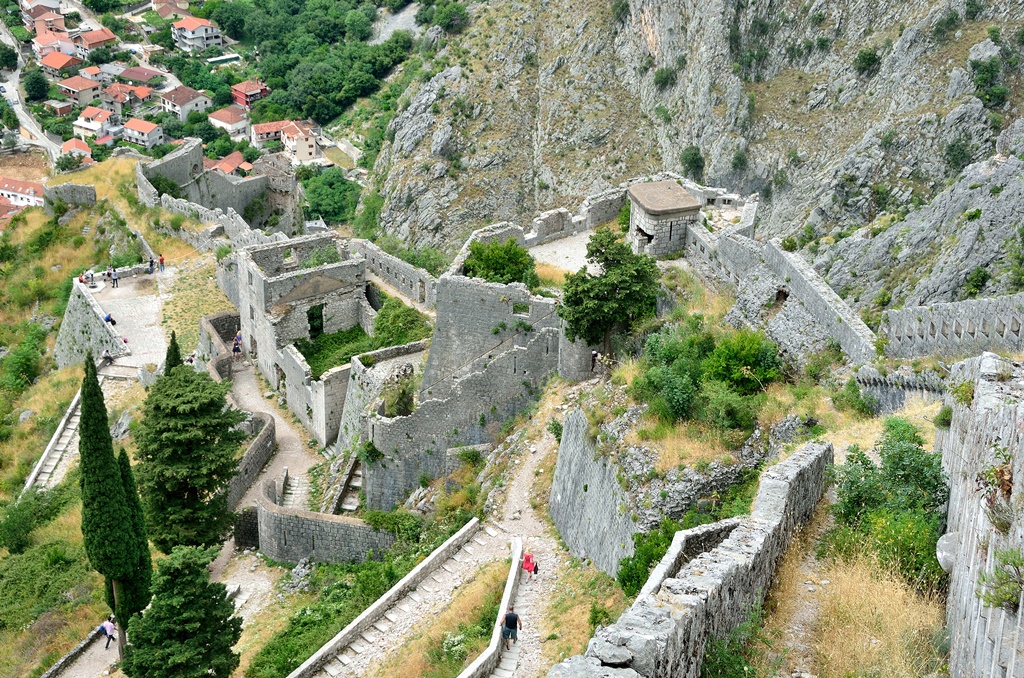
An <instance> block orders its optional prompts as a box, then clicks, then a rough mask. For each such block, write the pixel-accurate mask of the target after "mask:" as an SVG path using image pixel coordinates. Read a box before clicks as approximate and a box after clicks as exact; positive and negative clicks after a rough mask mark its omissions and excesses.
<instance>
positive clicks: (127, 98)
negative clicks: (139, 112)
mask: <svg viewBox="0 0 1024 678" xmlns="http://www.w3.org/2000/svg"><path fill="white" fill-rule="evenodd" d="M152 95H153V88H152V87H142V86H139V87H136V86H134V85H122V84H121V83H114V84H113V85H111V86H109V87H107V88H105V89H104V90H103V91H102V92H100V101H101V102H102V104H101V105H102V106H103V108H105V109H107V110H108V111H111V112H112V113H114V114H116V115H120V116H124V115H126V114H127V113H128V112H129V111H130V110H131V109H132V108H134V107H136V106H139V105H141V104H143V103H145V102H146V101H148V100H149V99H150V97H151V96H152Z"/></svg>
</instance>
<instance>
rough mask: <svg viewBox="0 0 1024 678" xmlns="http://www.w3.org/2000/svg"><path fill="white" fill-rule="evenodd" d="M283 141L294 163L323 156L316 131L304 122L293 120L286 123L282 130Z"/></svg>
mask: <svg viewBox="0 0 1024 678" xmlns="http://www.w3.org/2000/svg"><path fill="white" fill-rule="evenodd" d="M281 143H282V144H284V150H285V152H286V153H288V155H290V156H291V159H292V163H294V164H302V163H305V162H312V161H314V160H317V159H318V158H321V157H323V154H322V153H321V152H320V142H319V141H318V140H317V135H316V132H315V131H314V130H313V128H312V127H310V126H309V125H306V124H304V123H302V122H297V121H292V122H290V123H289V124H288V125H285V127H284V128H283V129H282V130H281Z"/></svg>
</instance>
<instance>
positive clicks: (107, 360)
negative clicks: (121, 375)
mask: <svg viewBox="0 0 1024 678" xmlns="http://www.w3.org/2000/svg"><path fill="white" fill-rule="evenodd" d="M100 360H101V361H103V365H104V366H107V365H113V364H114V356H112V355H110V349H109V348H105V349H103V355H101V356H100Z"/></svg>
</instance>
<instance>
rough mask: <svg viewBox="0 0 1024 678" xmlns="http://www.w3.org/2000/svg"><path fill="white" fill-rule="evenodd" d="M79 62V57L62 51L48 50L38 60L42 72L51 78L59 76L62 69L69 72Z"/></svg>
mask: <svg viewBox="0 0 1024 678" xmlns="http://www.w3.org/2000/svg"><path fill="white" fill-rule="evenodd" d="M81 63H82V60H81V59H79V58H77V57H73V56H71V55H70V54H64V53H62V52H50V53H49V54H47V55H46V56H44V57H43V58H42V59H40V60H39V65H40V66H42V68H43V72H44V73H46V74H47V75H49V76H50V77H51V78H59V77H61V72H62V71H63V72H71V71H73V70H75V68H76V67H77V66H78V65H79V64H81Z"/></svg>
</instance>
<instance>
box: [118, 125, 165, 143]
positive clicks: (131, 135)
mask: <svg viewBox="0 0 1024 678" xmlns="http://www.w3.org/2000/svg"><path fill="white" fill-rule="evenodd" d="M123 134H124V136H123V138H124V140H125V141H128V142H131V143H133V144H138V145H139V146H145V147H146V148H147V149H149V148H153V147H154V146H159V145H160V144H162V143H163V142H164V128H163V127H161V126H160V125H157V124H154V123H152V122H147V121H145V120H139V119H138V118H132V119H131V120H129V121H128V122H126V123H125V124H124V133H123Z"/></svg>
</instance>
